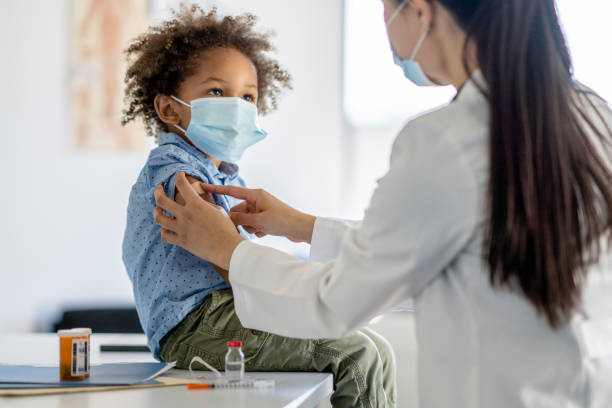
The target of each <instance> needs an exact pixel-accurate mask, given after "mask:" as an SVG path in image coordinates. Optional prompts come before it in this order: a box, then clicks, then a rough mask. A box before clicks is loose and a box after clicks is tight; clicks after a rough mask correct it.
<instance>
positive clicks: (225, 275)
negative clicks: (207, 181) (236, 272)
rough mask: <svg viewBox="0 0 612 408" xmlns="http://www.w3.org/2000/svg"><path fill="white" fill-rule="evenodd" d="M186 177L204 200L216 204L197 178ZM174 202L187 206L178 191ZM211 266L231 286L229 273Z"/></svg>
mask: <svg viewBox="0 0 612 408" xmlns="http://www.w3.org/2000/svg"><path fill="white" fill-rule="evenodd" d="M186 177H187V181H189V184H191V185H192V186H193V187H194V189H195V190H196V191H197V192H199V193H200V197H202V198H203V199H204V200H206V201H208V202H209V203H211V204H215V199H214V198H213V196H212V194H210V193H207V192H205V191H204V190H202V188H201V187H200V182H201V180H198V179H197V178H195V177H192V176H186ZM174 201H176V202H177V203H179V204H180V205H185V199H184V198H183V196H181V193H180V192H179V191H178V189H177V190H176V191H175V195H174ZM211 265H212V267H213V268H215V271H217V273H218V274H219V276H221V277H222V278H223V280H225V281H226V282H227V283H228V284H229V280H228V271H226V270H225V269H223V268H220V267H218V266H217V265H215V264H211Z"/></svg>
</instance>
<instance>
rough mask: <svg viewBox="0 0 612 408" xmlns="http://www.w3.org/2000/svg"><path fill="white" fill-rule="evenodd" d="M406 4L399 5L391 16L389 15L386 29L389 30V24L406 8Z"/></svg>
mask: <svg viewBox="0 0 612 408" xmlns="http://www.w3.org/2000/svg"><path fill="white" fill-rule="evenodd" d="M406 4H407V3H406V2H405V1H403V2H402V4H401V5H399V6H397V8H396V9H395V11H394V12H393V14H391V17H389V20H387V29H389V26H391V23H392V22H393V20H395V18H396V17H397V16H398V14H399V13H401V12H402V10H403V9H405V8H406Z"/></svg>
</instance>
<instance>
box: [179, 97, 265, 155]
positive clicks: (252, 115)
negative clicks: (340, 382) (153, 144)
mask: <svg viewBox="0 0 612 408" xmlns="http://www.w3.org/2000/svg"><path fill="white" fill-rule="evenodd" d="M171 98H172V99H174V100H175V101H177V102H179V103H182V104H183V105H185V106H188V107H190V108H191V120H190V122H189V126H188V127H187V129H183V128H182V127H180V126H179V125H174V126H176V127H177V128H178V129H180V130H181V131H182V132H183V133H185V135H186V136H187V137H188V138H189V140H190V141H191V143H193V144H194V146H195V147H197V148H198V149H200V150H201V151H203V152H204V153H206V154H208V155H210V156H211V157H214V158H215V159H219V160H222V161H225V162H229V163H235V162H237V161H238V160H240V158H241V157H242V154H243V153H244V152H245V150H246V149H248V148H249V147H251V146H253V145H254V144H255V143H257V142H259V141H261V140H263V139H264V138H265V137H266V136H267V133H266V132H265V131H264V130H263V129H261V128H260V127H259V124H258V121H257V107H256V106H255V105H254V104H252V103H250V102H247V101H245V100H244V99H242V98H201V99H194V100H193V101H191V104H188V103H186V102H184V101H182V100H181V99H179V98H177V97H176V96H171Z"/></svg>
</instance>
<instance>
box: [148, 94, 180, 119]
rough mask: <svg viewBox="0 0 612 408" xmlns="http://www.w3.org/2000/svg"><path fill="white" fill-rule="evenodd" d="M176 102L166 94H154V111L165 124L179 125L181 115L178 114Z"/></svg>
mask: <svg viewBox="0 0 612 408" xmlns="http://www.w3.org/2000/svg"><path fill="white" fill-rule="evenodd" d="M177 104H178V103H177V102H175V101H174V99H172V98H170V97H169V96H168V95H163V94H157V95H156V96H155V101H154V105H155V112H157V116H159V118H160V119H161V121H162V122H164V123H165V124H167V125H180V123H181V117H180V116H179V114H178V109H177V108H178V107H177V106H176V105H177Z"/></svg>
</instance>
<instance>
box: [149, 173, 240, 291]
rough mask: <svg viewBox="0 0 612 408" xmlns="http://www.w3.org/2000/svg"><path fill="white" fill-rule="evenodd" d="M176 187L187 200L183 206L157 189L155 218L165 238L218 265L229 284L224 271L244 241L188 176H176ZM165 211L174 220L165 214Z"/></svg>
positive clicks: (223, 214)
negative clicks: (190, 181) (195, 188)
mask: <svg viewBox="0 0 612 408" xmlns="http://www.w3.org/2000/svg"><path fill="white" fill-rule="evenodd" d="M176 187H177V189H178V190H179V192H180V194H181V196H182V197H183V198H184V200H185V204H184V205H180V204H179V203H177V202H175V201H173V200H171V199H170V198H168V196H167V195H166V194H165V192H164V189H163V188H162V187H161V186H157V188H156V189H155V201H156V202H157V207H156V208H155V210H154V212H153V217H154V219H155V222H156V223H157V224H159V225H160V226H161V227H162V232H161V234H162V239H163V240H164V241H165V242H168V243H170V244H173V245H178V246H180V247H182V248H184V249H186V250H187V251H189V252H191V253H192V254H194V255H196V256H199V257H200V258H202V259H205V260H207V261H208V262H210V263H212V264H214V265H217V266H218V267H219V268H220V269H221V272H220V274H221V276H222V277H223V279H225V280H226V281H227V278H228V277H227V273H226V272H225V276H224V273H223V271H227V270H229V263H230V260H231V256H232V253H233V252H234V250H235V249H236V247H237V246H238V244H240V242H242V241H243V240H244V238H242V237H241V236H240V234H239V233H238V231H237V230H236V226H235V225H234V223H233V222H232V220H231V219H230V218H229V216H228V214H227V213H226V212H225V210H224V209H223V208H221V207H219V206H216V205H213V204H211V203H209V202H207V201H205V200H203V199H202V198H201V197H200V196H199V195H198V193H197V192H196V191H195V190H194V189H193V187H191V185H190V184H189V182H188V181H187V178H186V177H185V173H183V172H180V173H178V174H177V175H176ZM162 210H165V211H166V212H168V213H170V214H172V215H173V216H174V217H175V218H170V217H168V216H166V215H164V214H163V211H162Z"/></svg>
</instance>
